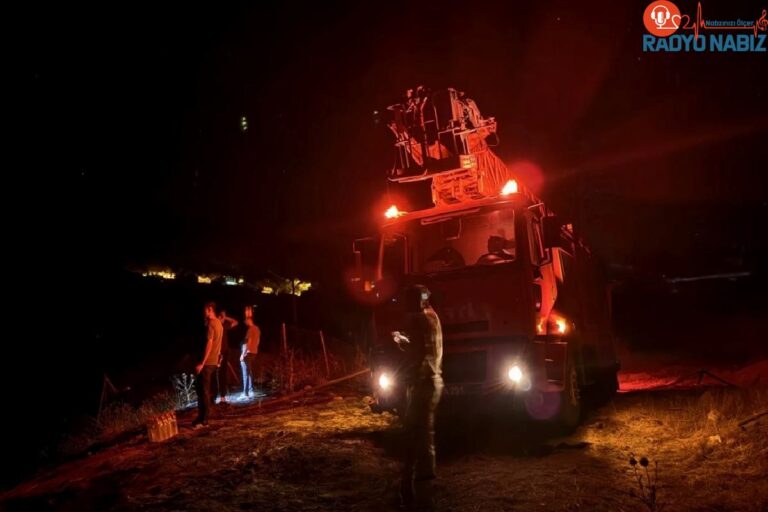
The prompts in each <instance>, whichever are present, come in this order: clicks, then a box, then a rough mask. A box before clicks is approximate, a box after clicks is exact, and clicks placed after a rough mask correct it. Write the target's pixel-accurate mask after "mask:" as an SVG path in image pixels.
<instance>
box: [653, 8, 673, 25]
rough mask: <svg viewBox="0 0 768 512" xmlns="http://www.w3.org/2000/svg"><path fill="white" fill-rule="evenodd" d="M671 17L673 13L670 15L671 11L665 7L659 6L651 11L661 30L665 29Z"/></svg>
mask: <svg viewBox="0 0 768 512" xmlns="http://www.w3.org/2000/svg"><path fill="white" fill-rule="evenodd" d="M671 17H672V13H670V12H669V9H667V7H666V6H664V5H657V6H656V7H654V8H653V10H652V11H651V19H652V20H653V22H654V23H655V24H656V27H658V28H659V29H661V28H663V27H664V25H666V24H667V21H669V19H670V18H671Z"/></svg>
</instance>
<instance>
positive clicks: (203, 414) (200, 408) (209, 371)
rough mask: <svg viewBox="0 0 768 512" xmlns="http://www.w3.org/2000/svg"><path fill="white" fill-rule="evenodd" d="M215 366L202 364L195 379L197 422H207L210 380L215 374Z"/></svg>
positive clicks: (209, 409)
mask: <svg viewBox="0 0 768 512" xmlns="http://www.w3.org/2000/svg"><path fill="white" fill-rule="evenodd" d="M216 370H217V367H216V365H213V364H207V365H205V366H203V369H202V370H201V371H200V373H198V374H197V379H196V380H195V389H196V390H197V419H196V420H195V421H196V422H198V423H207V422H208V417H209V416H210V415H211V381H212V380H213V376H214V375H215V374H216Z"/></svg>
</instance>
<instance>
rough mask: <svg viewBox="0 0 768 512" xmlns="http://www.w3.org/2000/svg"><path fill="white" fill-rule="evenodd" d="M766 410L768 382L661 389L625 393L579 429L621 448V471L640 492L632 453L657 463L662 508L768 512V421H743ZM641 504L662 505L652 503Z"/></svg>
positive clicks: (604, 445) (608, 448) (605, 446)
mask: <svg viewBox="0 0 768 512" xmlns="http://www.w3.org/2000/svg"><path fill="white" fill-rule="evenodd" d="M765 410H768V389H765V388H758V389H734V388H730V389H727V388H712V389H710V390H708V391H705V392H704V393H703V394H701V393H691V392H687V393H681V392H675V393H663V392H656V393H650V394H647V395H642V396H638V397H631V396H630V397H626V398H623V397H622V399H621V400H619V401H617V403H616V404H615V405H610V406H608V408H606V409H603V410H601V411H599V413H598V415H596V417H595V418H594V419H593V420H592V422H590V423H589V424H588V425H587V426H586V427H585V428H584V429H582V431H581V432H580V435H581V436H582V437H583V439H584V440H586V441H588V442H592V443H595V444H596V446H598V447H600V448H598V449H602V450H604V451H605V452H608V453H613V454H614V456H618V455H619V454H620V453H621V452H624V455H625V459H624V460H625V461H627V462H625V464H626V466H624V467H623V468H619V469H620V470H623V471H624V472H625V473H626V474H627V479H626V480H627V492H628V493H632V494H634V496H635V497H638V496H640V495H642V492H641V490H640V489H639V486H638V485H636V478H635V475H634V472H635V470H636V469H637V468H636V467H632V466H630V465H629V459H630V456H631V454H637V457H638V458H639V457H640V456H646V457H648V458H650V459H651V461H652V464H653V463H658V467H659V469H658V472H659V477H658V478H659V482H658V498H659V499H658V502H657V503H658V504H661V505H666V506H667V507H666V508H665V510H702V509H704V510H706V509H711V510H755V511H758V510H766V507H768V482H766V478H765V476H766V475H768V428H767V427H766V424H768V420H763V421H756V422H753V423H751V424H748V425H745V426H744V427H740V426H739V422H740V421H742V420H744V419H746V418H749V417H752V416H754V415H755V414H758V413H760V412H762V411H765ZM606 412H608V413H609V414H608V415H605V413H606ZM651 469H652V466H651ZM647 490H648V489H647V486H646V489H645V491H646V492H647ZM681 491H683V492H681ZM638 502H639V503H641V502H642V500H638ZM642 509H643V510H661V508H659V507H658V505H657V506H656V507H651V506H648V505H647V504H643V508H642Z"/></svg>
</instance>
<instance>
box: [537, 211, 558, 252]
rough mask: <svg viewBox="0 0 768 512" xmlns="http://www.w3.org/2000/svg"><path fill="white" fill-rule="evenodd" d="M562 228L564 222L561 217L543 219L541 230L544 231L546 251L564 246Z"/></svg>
mask: <svg viewBox="0 0 768 512" xmlns="http://www.w3.org/2000/svg"><path fill="white" fill-rule="evenodd" d="M562 227H563V222H562V221H561V220H560V218H559V217H556V216H551V217H544V218H543V219H541V229H542V231H543V237H544V240H543V242H544V248H545V249H552V248H553V247H562V246H563V242H562V237H561V235H560V230H561V229H562Z"/></svg>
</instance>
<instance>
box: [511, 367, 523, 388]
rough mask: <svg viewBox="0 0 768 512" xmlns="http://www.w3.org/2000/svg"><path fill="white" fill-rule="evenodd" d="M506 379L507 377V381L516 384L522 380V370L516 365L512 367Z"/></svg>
mask: <svg viewBox="0 0 768 512" xmlns="http://www.w3.org/2000/svg"><path fill="white" fill-rule="evenodd" d="M507 377H509V380H511V381H512V382H514V383H515V384H517V383H519V382H520V381H521V380H522V379H523V370H521V369H520V367H519V366H517V365H516V364H515V365H512V366H510V367H509V371H508V372H507Z"/></svg>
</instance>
